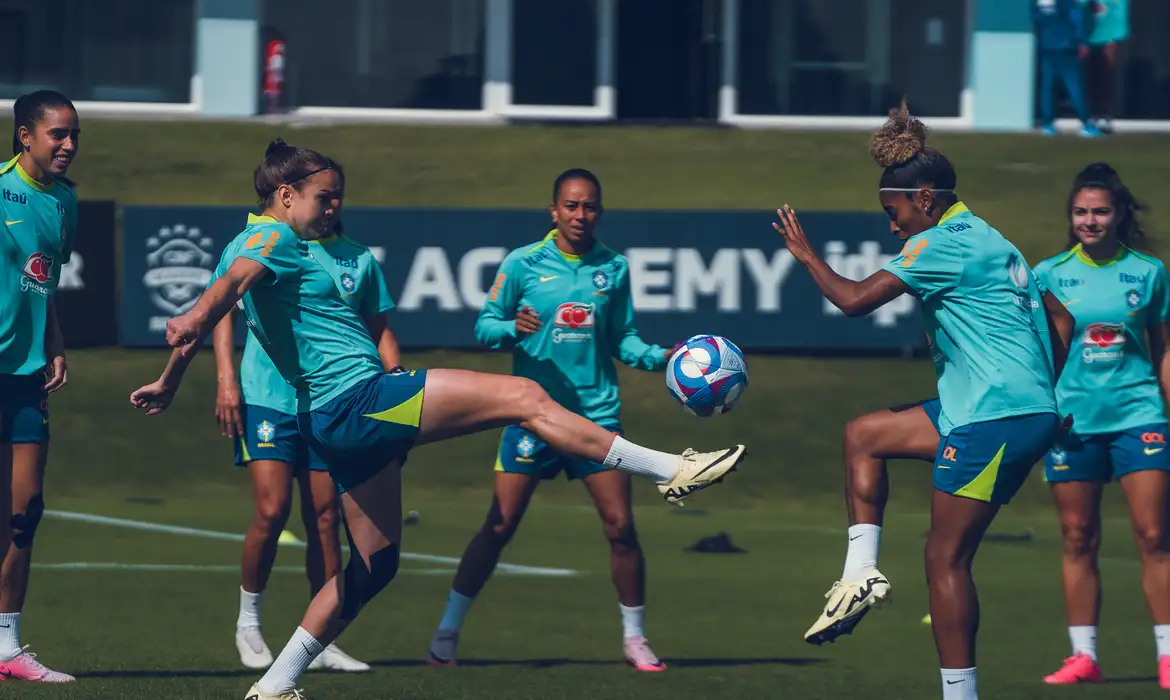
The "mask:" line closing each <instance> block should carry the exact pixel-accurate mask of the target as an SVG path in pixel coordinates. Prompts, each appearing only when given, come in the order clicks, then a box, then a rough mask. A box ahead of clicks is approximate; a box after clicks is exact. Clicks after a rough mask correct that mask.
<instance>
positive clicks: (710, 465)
mask: <svg viewBox="0 0 1170 700" xmlns="http://www.w3.org/2000/svg"><path fill="white" fill-rule="evenodd" d="M735 449H736V448H734V447H733V448H731V449H730V450H728V451H727V452H726V453H724V454H723V456H721V457H719V459H717V460H715V461H714V462H711V463H710V464H708V465H707V466H706V467H704V468H703V471H701V472H699V473H698V474H695V475H694V476H693V477H691V478H693V479H697V478H699V477H700V476H702V475H704V474H706V473H707V472H709V471H711V469H713V468H714V467H717V466H719V465H720V464H722V463H723V460H725V459H727V458H728V457H730V456H731V455H732V454H734V453H735Z"/></svg>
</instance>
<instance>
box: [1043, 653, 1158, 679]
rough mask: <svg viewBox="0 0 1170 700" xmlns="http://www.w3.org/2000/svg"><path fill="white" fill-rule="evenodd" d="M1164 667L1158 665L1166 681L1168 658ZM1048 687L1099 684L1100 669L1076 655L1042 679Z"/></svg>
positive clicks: (1089, 657) (1094, 662) (1086, 659)
mask: <svg viewBox="0 0 1170 700" xmlns="http://www.w3.org/2000/svg"><path fill="white" fill-rule="evenodd" d="M1163 658H1164V659H1166V660H1167V663H1166V665H1161V664H1159V668H1162V669H1166V672H1167V674H1168V675H1167V676H1165V677H1166V678H1167V679H1170V657H1163ZM1044 682H1045V683H1048V684H1049V685H1072V684H1074V683H1100V682H1101V667H1100V666H1098V665H1097V662H1096V661H1094V660H1093V657H1091V656H1089V655H1088V654H1076V655H1074V656H1070V657H1069V658H1067V659H1065V660H1064V665H1063V666H1061V667H1060V670H1059V671H1057V672H1056V673H1053V674H1052V675H1050V676H1047V677H1046V678H1045V679H1044Z"/></svg>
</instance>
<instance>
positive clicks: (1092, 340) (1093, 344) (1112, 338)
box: [1081, 323, 1125, 363]
mask: <svg viewBox="0 0 1170 700" xmlns="http://www.w3.org/2000/svg"><path fill="white" fill-rule="evenodd" d="M1081 344H1083V345H1084V346H1085V349H1084V350H1083V351H1082V357H1083V358H1084V361H1085V362H1087V363H1093V362H1102V361H1112V360H1119V359H1121V357H1122V356H1123V355H1124V354H1125V326H1123V325H1121V324H1120V323H1093V324H1091V325H1090V326H1089V327H1088V328H1086V329H1085V332H1084V334H1083V335H1082V336H1081Z"/></svg>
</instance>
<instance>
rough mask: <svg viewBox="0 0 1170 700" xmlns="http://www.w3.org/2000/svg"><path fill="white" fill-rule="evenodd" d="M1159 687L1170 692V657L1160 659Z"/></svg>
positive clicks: (1160, 657)
mask: <svg viewBox="0 0 1170 700" xmlns="http://www.w3.org/2000/svg"><path fill="white" fill-rule="evenodd" d="M1158 685H1160V686H1162V690H1170V656H1159V657H1158Z"/></svg>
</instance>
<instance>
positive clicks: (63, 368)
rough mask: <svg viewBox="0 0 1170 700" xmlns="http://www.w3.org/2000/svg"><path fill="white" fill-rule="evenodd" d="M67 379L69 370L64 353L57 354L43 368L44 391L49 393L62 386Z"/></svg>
mask: <svg viewBox="0 0 1170 700" xmlns="http://www.w3.org/2000/svg"><path fill="white" fill-rule="evenodd" d="M68 381H69V370H68V367H67V363H66V362H65V355H64V354H61V355H57V356H56V357H54V358H53V361H52V362H51V363H49V366H48V367H46V368H45V391H47V392H49V393H50V394H51V393H53V392H54V391H57V390H58V389H61V388H63V387H64V386H65V384H66V382H68Z"/></svg>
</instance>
